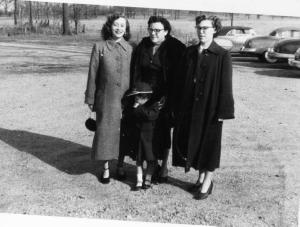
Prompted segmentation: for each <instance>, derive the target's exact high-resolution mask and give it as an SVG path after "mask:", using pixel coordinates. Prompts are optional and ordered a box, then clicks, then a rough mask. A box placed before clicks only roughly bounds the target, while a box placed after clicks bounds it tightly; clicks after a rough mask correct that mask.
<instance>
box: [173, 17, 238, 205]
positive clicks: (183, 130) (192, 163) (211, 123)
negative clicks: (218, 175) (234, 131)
mask: <svg viewBox="0 0 300 227" xmlns="http://www.w3.org/2000/svg"><path fill="white" fill-rule="evenodd" d="M220 28H221V23H220V20H219V18H217V17H213V16H210V17H206V16H199V17H197V18H196V29H197V34H198V38H199V44H198V45H194V46H191V47H188V48H187V50H186V52H185V54H184V57H183V61H182V69H181V75H182V76H184V77H185V82H184V85H183V86H184V87H183V89H182V91H181V92H180V96H181V102H180V105H179V107H178V109H177V120H176V124H175V129H174V144H173V165H174V166H182V167H184V168H185V171H186V172H188V171H189V170H190V168H191V167H193V168H194V169H196V170H199V178H198V180H197V182H196V184H195V185H193V187H192V188H190V190H191V191H194V192H196V194H195V198H196V199H205V198H207V197H208V195H209V194H210V193H211V191H212V188H213V182H212V175H213V171H214V170H215V169H216V168H219V164H220V155H221V134H222V123H223V120H224V119H232V118H234V101H233V94H232V62H231V57H230V54H229V52H228V51H226V50H225V49H223V48H222V47H220V46H219V45H218V44H217V43H215V42H214V40H213V37H214V35H215V34H216V33H217V31H219V29H220Z"/></svg>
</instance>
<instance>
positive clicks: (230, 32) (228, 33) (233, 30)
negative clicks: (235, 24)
mask: <svg viewBox="0 0 300 227" xmlns="http://www.w3.org/2000/svg"><path fill="white" fill-rule="evenodd" d="M235 34H236V30H235V29H231V30H230V31H229V32H227V35H235Z"/></svg>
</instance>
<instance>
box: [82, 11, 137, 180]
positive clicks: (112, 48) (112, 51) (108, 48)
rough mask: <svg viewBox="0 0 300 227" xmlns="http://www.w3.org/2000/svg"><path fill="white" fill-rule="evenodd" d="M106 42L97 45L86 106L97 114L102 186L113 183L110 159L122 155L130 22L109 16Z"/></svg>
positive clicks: (104, 30) (95, 146)
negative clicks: (122, 101)
mask: <svg viewBox="0 0 300 227" xmlns="http://www.w3.org/2000/svg"><path fill="white" fill-rule="evenodd" d="M101 34H102V38H103V41H99V42H97V43H95V44H94V47H93V50H92V54H91V59H90V66H89V74H88V81H87V88H86V93H85V103H86V104H88V105H89V107H90V109H91V110H92V111H96V125H97V127H96V132H95V135H94V140H93V145H92V159H94V160H102V161H104V162H103V163H104V164H103V168H104V169H103V174H102V175H101V177H100V180H101V182H102V183H109V179H110V178H109V160H112V159H117V158H118V155H119V141H120V119H121V115H122V108H121V99H122V97H123V95H124V93H125V91H126V90H128V89H129V81H130V60H131V54H132V47H131V45H130V44H129V43H128V42H127V41H128V40H129V38H130V29H129V23H128V20H127V19H126V18H125V17H124V16H121V15H118V14H114V15H111V16H108V18H107V21H106V23H105V24H104V25H103V28H102V31H101Z"/></svg>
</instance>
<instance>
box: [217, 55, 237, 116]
mask: <svg viewBox="0 0 300 227" xmlns="http://www.w3.org/2000/svg"><path fill="white" fill-rule="evenodd" d="M217 117H218V118H219V119H233V118H234V100H233V93H232V60H231V56H230V54H229V52H228V51H226V53H225V55H223V59H222V67H221V81H220V93H219V105H218V112H217Z"/></svg>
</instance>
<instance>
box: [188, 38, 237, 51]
mask: <svg viewBox="0 0 300 227" xmlns="http://www.w3.org/2000/svg"><path fill="white" fill-rule="evenodd" d="M214 40H215V42H216V43H217V44H218V45H220V46H221V47H223V48H224V49H226V50H230V49H231V48H232V46H233V44H232V42H231V41H230V40H227V39H218V38H215V39H214ZM198 43H199V40H198V39H196V38H193V39H191V40H189V41H188V42H187V43H186V45H187V46H192V45H197V44H198Z"/></svg>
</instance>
